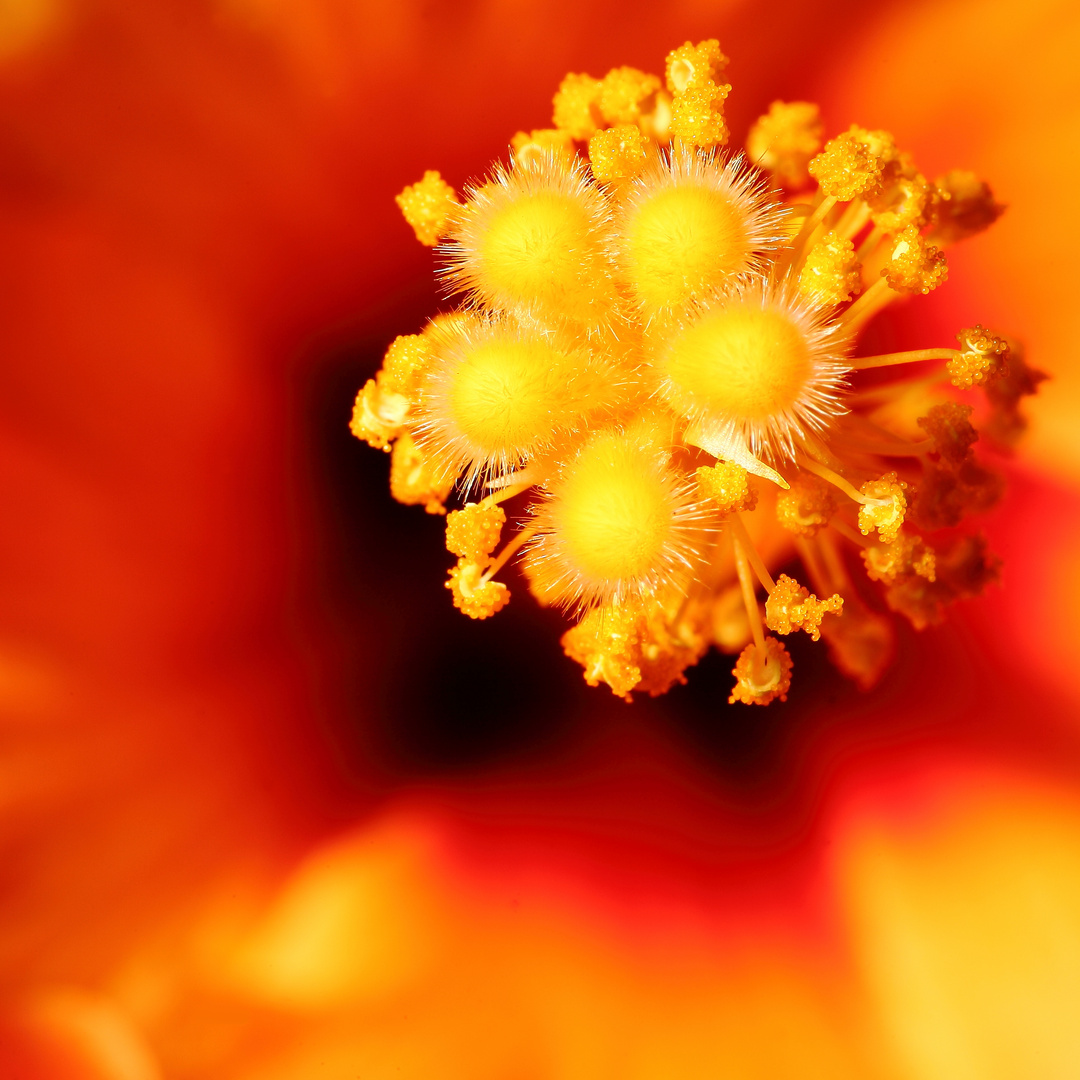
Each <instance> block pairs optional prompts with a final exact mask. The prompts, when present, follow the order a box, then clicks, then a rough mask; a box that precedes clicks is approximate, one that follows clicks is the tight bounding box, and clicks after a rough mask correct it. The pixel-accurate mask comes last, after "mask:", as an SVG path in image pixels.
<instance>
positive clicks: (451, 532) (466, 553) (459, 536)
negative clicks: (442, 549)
mask: <svg viewBox="0 0 1080 1080" xmlns="http://www.w3.org/2000/svg"><path fill="white" fill-rule="evenodd" d="M505 524H506V511H505V510H503V508H502V507H501V506H497V505H490V504H484V503H466V504H465V506H463V507H462V508H461V509H460V510H451V511H450V513H449V514H447V515H446V550H447V551H449V552H450V553H451V554H452V555H458V556H460V557H461V558H462V559H468V560H469V561H470V562H477V563H479V562H483V561H484V559H485V558H487V556H488V555H490V554H491V553H492V552H493V551H494V550H495V548H496V547H498V544H499V537H500V536H501V535H502V527H503V526H504V525H505Z"/></svg>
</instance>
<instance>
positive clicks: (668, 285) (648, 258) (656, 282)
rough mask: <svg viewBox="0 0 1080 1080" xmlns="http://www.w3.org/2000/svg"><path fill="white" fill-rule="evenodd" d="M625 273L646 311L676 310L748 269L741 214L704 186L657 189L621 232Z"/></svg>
mask: <svg viewBox="0 0 1080 1080" xmlns="http://www.w3.org/2000/svg"><path fill="white" fill-rule="evenodd" d="M624 237H625V240H624V247H623V251H624V260H623V261H624V272H625V274H626V277H627V280H628V282H629V284H630V286H631V288H632V289H633V291H634V294H635V295H636V296H637V298H638V300H639V302H640V303H641V305H642V306H643V307H644V308H645V309H646V310H651V311H656V310H662V309H665V308H677V307H680V306H682V305H684V304H686V303H687V302H688V301H690V300H693V299H694V298H696V297H701V296H704V295H705V294H706V293H708V292H709V291H710V290H712V289H716V288H719V287H721V286H722V285H723V284H724V283H725V281H727V280H729V279H730V278H731V277H732V275H734V274H738V273H741V272H742V271H744V270H746V269H747V267H748V266H749V265H750V259H751V257H752V255H753V245H752V243H751V240H750V237H749V234H748V232H747V227H746V221H745V218H744V213H743V211H742V210H741V209H740V207H739V206H738V205H737V204H736V203H735V201H734V200H733V199H732V196H731V195H730V194H729V193H727V192H723V191H717V190H716V189H715V188H712V187H708V186H706V185H703V184H678V185H674V186H671V187H664V188H660V189H659V190H658V191H655V192H653V193H652V194H650V195H648V196H647V197H646V198H645V199H644V200H643V201H642V202H641V204H640V205H639V206H638V207H636V209H634V210H633V211H632V212H631V214H630V215H629V218H628V220H627V223H626V227H625V230H624Z"/></svg>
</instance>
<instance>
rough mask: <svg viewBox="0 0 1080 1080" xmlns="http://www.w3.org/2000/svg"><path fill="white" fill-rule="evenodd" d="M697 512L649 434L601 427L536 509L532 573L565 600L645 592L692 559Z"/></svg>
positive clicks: (674, 575) (588, 600) (680, 570)
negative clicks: (538, 529) (538, 525)
mask: <svg viewBox="0 0 1080 1080" xmlns="http://www.w3.org/2000/svg"><path fill="white" fill-rule="evenodd" d="M694 517H695V511H694V509H693V508H692V504H691V503H690V499H689V496H688V494H687V492H686V490H685V489H684V488H683V487H681V486H680V485H679V484H678V483H677V481H676V479H675V477H674V475H673V474H672V473H671V471H670V470H669V469H668V467H667V464H666V462H665V460H664V456H663V455H662V453H660V452H659V450H658V449H657V446H656V444H655V442H654V441H653V439H652V438H651V437H648V436H645V435H642V434H641V433H639V432H636V431H635V432H632V433H622V432H614V431H608V432H601V433H600V434H598V435H596V436H594V437H593V438H592V439H591V440H590V442H588V443H587V444H586V445H585V446H584V448H583V449H582V450H581V451H580V453H579V454H578V455H577V457H576V458H575V459H574V461H573V462H572V463H571V464H570V465H569V466H568V467H567V468H566V469H565V470H564V473H563V476H562V478H561V480H560V482H559V483H557V484H555V485H554V486H553V488H552V491H551V497H550V499H549V500H548V502H547V503H546V505H545V506H544V507H543V509H542V512H541V514H540V515H539V519H540V521H541V535H540V536H539V537H538V539H537V543H536V544H535V545H534V547H533V549H532V551H531V553H530V554H531V558H532V562H533V570H534V573H535V574H536V576H537V578H538V579H539V580H540V581H541V583H542V584H544V583H549V582H550V583H554V586H555V587H556V588H557V590H558V592H559V594H560V599H563V600H565V601H575V600H576V601H578V602H583V603H591V602H593V601H596V600H602V601H606V600H608V599H623V598H625V597H627V596H635V595H643V594H645V593H648V592H651V591H653V590H654V589H655V588H656V587H657V586H658V585H660V584H669V583H671V582H672V581H674V580H676V579H677V578H679V576H680V575H681V574H682V573H683V572H684V571H685V570H686V569H687V568H688V567H689V566H690V557H691V556H692V555H693V540H692V538H691V536H690V535H688V531H687V529H688V525H690V526H693V525H694V521H692V520H691V519H693V518H694Z"/></svg>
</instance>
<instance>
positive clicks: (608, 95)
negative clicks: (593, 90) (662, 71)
mask: <svg viewBox="0 0 1080 1080" xmlns="http://www.w3.org/2000/svg"><path fill="white" fill-rule="evenodd" d="M659 89H660V80H659V79H658V78H657V77H656V76H655V75H649V74H647V73H646V72H644V71H638V69H637V68H632V67H617V68H612V69H611V71H609V72H608V73H607V74H606V75H605V76H604V78H603V81H602V82H601V84H600V97H599V104H600V115H601V116H603V118H604V120H605V121H606V122H607V123H609V124H636V123H637V122H638V121H639V120H640V119H641V117H642V116H643V115H644V114H645V113H647V112H649V111H651V109H652V106H653V100H654V97H655V95H656V92H657V90H659Z"/></svg>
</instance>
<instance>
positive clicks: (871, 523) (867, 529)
mask: <svg viewBox="0 0 1080 1080" xmlns="http://www.w3.org/2000/svg"><path fill="white" fill-rule="evenodd" d="M904 487H905V485H904V484H903V483H901V482H899V481H897V479H896V473H894V472H891V473H886V474H885V475H884V476H883V477H882V478H881V479H880V480H868V481H867V482H866V483H865V484H863V486H862V487H861V488H860V489H859V490H860V492H861V493H862V494H863V495H864V496H865V497H866V502H864V503H863V505H862V506H860V507H859V531H860V532H861V533H862V534H863V535H864V536H869V535H870V533H872V532H873V531H874V530H875V529H877V532H878V536H879V537H880V538H881V539H882V540H883V541H884V542H885V543H886V544H889V543H891V542H892V541H893V540H895V539H896V535H897V533H899V531H900V526H901V525H903V524H904V515H905V514H906V513H907V497H906V496H905V495H904Z"/></svg>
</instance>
